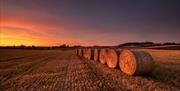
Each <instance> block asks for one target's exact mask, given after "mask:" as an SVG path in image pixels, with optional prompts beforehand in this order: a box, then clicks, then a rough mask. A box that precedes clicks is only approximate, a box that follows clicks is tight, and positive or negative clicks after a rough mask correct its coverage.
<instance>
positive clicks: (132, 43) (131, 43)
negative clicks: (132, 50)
mask: <svg viewBox="0 0 180 91" xmlns="http://www.w3.org/2000/svg"><path fill="white" fill-rule="evenodd" d="M163 45H180V43H175V42H166V43H154V42H128V43H123V44H120V45H118V47H131V46H132V47H151V46H163Z"/></svg>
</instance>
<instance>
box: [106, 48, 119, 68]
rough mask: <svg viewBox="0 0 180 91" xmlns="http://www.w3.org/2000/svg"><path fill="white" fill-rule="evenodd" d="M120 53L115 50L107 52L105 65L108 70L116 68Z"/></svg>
mask: <svg viewBox="0 0 180 91" xmlns="http://www.w3.org/2000/svg"><path fill="white" fill-rule="evenodd" d="M119 54H120V51H119V50H116V49H108V50H107V65H108V67H109V68H115V67H117V66H118V60H119Z"/></svg>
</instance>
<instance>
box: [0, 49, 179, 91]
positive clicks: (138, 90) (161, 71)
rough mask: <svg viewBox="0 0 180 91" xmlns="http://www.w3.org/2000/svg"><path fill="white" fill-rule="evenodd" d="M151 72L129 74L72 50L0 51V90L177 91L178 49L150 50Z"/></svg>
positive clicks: (148, 50)
mask: <svg viewBox="0 0 180 91" xmlns="http://www.w3.org/2000/svg"><path fill="white" fill-rule="evenodd" d="M143 50H144V51H147V52H149V53H150V54H151V55H152V57H153V59H154V60H155V67H154V70H153V71H152V73H150V74H147V75H141V76H129V75H126V74H125V73H123V72H121V71H120V69H119V68H116V69H110V68H108V67H107V65H103V64H101V63H100V62H93V60H90V61H89V60H85V59H84V58H80V57H78V56H76V54H75V50H72V49H71V50H70V49H69V50H25V49H24V50H20V49H19V50H18V49H1V50H0V90H1V91H131V90H133V91H154V90H156V91H180V51H179V50H153V49H143Z"/></svg>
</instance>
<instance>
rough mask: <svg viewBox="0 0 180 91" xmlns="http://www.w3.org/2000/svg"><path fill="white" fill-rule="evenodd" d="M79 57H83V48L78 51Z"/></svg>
mask: <svg viewBox="0 0 180 91" xmlns="http://www.w3.org/2000/svg"><path fill="white" fill-rule="evenodd" d="M78 56H80V57H81V56H82V49H81V48H79V49H78Z"/></svg>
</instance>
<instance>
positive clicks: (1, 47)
mask: <svg viewBox="0 0 180 91" xmlns="http://www.w3.org/2000/svg"><path fill="white" fill-rule="evenodd" d="M78 47H81V46H79V45H76V46H69V45H66V44H62V45H60V46H35V45H32V46H25V45H19V46H0V49H37V50H50V49H62V48H64V49H65V48H78Z"/></svg>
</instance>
